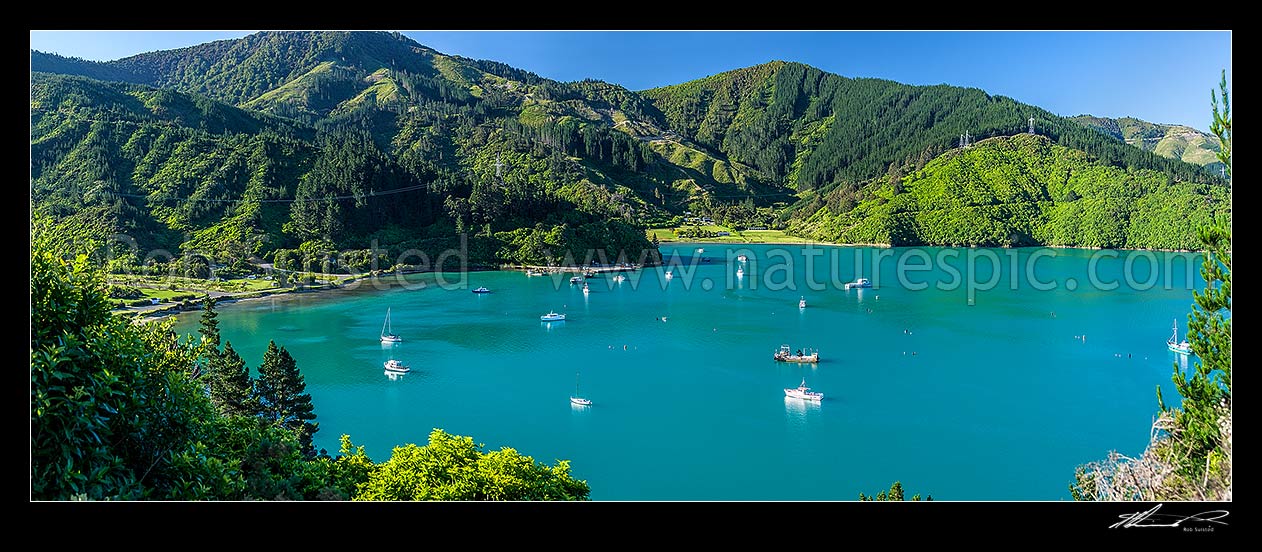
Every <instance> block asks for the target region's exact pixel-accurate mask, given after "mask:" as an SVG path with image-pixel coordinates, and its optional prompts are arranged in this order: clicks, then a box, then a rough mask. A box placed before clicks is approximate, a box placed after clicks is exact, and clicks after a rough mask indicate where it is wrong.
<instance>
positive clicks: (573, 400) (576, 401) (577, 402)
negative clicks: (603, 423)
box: [570, 397, 592, 406]
mask: <svg viewBox="0 0 1262 552" xmlns="http://www.w3.org/2000/svg"><path fill="white" fill-rule="evenodd" d="M570 403H571V404H574V405H577V406H591V405H592V401H590V400H588V399H580V398H578V397H570Z"/></svg>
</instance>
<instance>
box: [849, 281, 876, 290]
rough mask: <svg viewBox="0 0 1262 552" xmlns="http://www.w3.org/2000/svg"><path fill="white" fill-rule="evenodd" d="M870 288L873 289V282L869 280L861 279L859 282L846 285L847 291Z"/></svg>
mask: <svg viewBox="0 0 1262 552" xmlns="http://www.w3.org/2000/svg"><path fill="white" fill-rule="evenodd" d="M870 287H872V280H869V279H867V278H859V279H858V280H855V281H853V282H850V283H849V284H846V289H851V288H870Z"/></svg>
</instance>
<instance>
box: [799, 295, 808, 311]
mask: <svg viewBox="0 0 1262 552" xmlns="http://www.w3.org/2000/svg"><path fill="white" fill-rule="evenodd" d="M798 308H799V309H804V308H806V297H802V298H801V299H798Z"/></svg>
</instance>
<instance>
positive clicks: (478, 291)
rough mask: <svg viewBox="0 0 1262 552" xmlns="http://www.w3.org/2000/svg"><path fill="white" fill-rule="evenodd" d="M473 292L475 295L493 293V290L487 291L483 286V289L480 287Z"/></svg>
mask: <svg viewBox="0 0 1262 552" xmlns="http://www.w3.org/2000/svg"><path fill="white" fill-rule="evenodd" d="M473 292H474V293H491V290H489V289H486V286H481V287H478V289H475V290H473Z"/></svg>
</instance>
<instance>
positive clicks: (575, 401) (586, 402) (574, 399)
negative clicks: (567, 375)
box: [570, 372, 592, 406]
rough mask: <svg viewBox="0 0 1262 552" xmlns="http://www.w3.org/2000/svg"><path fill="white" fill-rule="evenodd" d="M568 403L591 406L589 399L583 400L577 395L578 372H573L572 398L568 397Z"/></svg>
mask: <svg viewBox="0 0 1262 552" xmlns="http://www.w3.org/2000/svg"><path fill="white" fill-rule="evenodd" d="M570 403H572V404H575V405H578V406H591V404H592V401H591V399H584V398H583V397H581V396H579V394H578V372H574V396H572V397H570Z"/></svg>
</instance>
